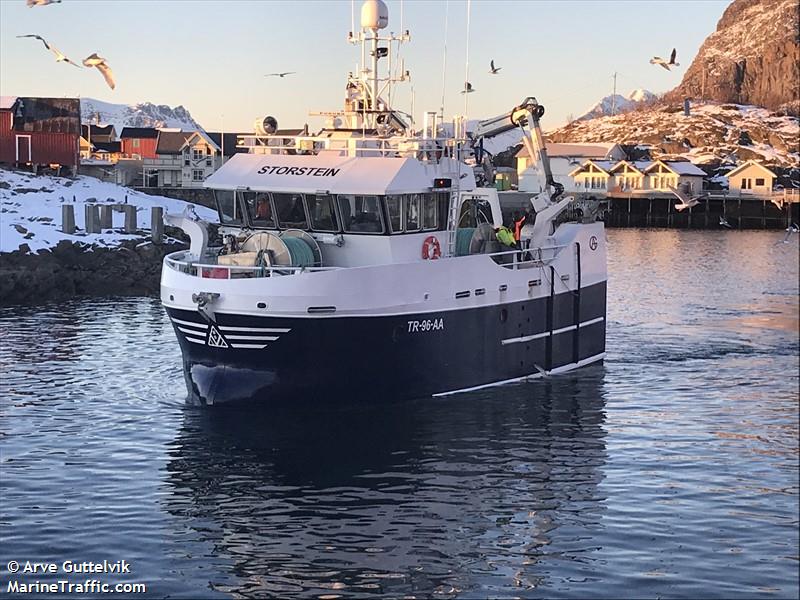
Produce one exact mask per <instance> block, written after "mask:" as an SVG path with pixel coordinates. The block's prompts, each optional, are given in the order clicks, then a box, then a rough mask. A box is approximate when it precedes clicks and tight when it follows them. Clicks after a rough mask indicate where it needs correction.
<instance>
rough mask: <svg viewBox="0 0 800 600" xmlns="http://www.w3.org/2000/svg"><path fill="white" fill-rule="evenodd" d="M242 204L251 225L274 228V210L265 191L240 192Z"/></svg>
mask: <svg viewBox="0 0 800 600" xmlns="http://www.w3.org/2000/svg"><path fill="white" fill-rule="evenodd" d="M241 196H242V200H243V204H244V206H245V209H246V210H247V216H248V217H249V218H250V224H251V225H252V226H253V227H264V228H267V229H275V211H274V210H273V208H272V202H271V201H270V197H269V196H270V195H269V193H267V192H242V193H241Z"/></svg>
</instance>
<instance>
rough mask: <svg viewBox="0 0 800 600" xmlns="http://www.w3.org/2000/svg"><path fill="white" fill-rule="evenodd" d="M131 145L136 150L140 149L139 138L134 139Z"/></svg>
mask: <svg viewBox="0 0 800 600" xmlns="http://www.w3.org/2000/svg"><path fill="white" fill-rule="evenodd" d="M131 145H132V146H133V147H134V148H138V147H139V138H133V139H132V140H131Z"/></svg>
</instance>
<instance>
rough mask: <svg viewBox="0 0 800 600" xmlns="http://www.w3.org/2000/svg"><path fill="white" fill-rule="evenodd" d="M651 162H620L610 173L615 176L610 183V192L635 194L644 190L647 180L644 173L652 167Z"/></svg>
mask: <svg viewBox="0 0 800 600" xmlns="http://www.w3.org/2000/svg"><path fill="white" fill-rule="evenodd" d="M650 162H651V161H649V160H645V161H635V162H634V161H627V160H621V161H619V162H618V163H617V164H615V165H614V166H613V167H611V170H610V171H609V173H610V174H611V175H612V176H613V181H609V191H611V192H633V191H637V190H643V189H644V188H645V179H646V177H645V173H644V171H645V169H646V168H647V167H648V166H649V165H650Z"/></svg>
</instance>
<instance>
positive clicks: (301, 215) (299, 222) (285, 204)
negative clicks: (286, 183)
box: [272, 194, 308, 229]
mask: <svg viewBox="0 0 800 600" xmlns="http://www.w3.org/2000/svg"><path fill="white" fill-rule="evenodd" d="M272 201H273V202H274V204H275V212H276V216H277V217H278V225H279V226H280V227H281V228H282V229H308V218H307V217H306V210H305V207H304V205H303V195H302V194H272Z"/></svg>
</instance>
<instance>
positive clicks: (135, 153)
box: [119, 127, 158, 160]
mask: <svg viewBox="0 0 800 600" xmlns="http://www.w3.org/2000/svg"><path fill="white" fill-rule="evenodd" d="M119 139H120V141H121V142H122V157H123V158H131V159H136V160H141V159H144V158H155V157H156V144H157V143H158V129H155V128H154V127H123V128H122V132H121V133H120V134H119Z"/></svg>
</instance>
